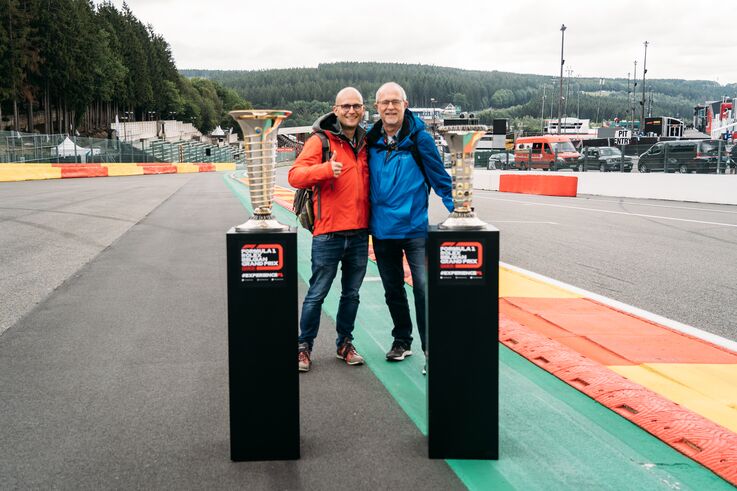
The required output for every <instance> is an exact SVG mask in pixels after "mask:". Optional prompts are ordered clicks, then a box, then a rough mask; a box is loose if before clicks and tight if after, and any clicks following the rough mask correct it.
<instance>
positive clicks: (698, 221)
mask: <svg viewBox="0 0 737 491" xmlns="http://www.w3.org/2000/svg"><path fill="white" fill-rule="evenodd" d="M478 197H479V198H482V199H489V200H492V201H509V202H511V203H519V204H523V205H528V206H552V207H554V208H567V209H570V210H582V211H593V212H598V213H610V214H612V215H627V216H633V217H642V218H654V219H657V220H673V221H676V222H689V223H701V224H703V225H716V226H719V227H734V228H737V223H721V222H706V221H703V220H690V219H688V218H673V217H664V216H660V215H646V214H644V213H628V212H626V211H613V210H599V209H596V208H584V207H583V206H568V205H555V204H553V203H535V202H534V201H521V200H516V199H503V198H492V197H489V196H478Z"/></svg>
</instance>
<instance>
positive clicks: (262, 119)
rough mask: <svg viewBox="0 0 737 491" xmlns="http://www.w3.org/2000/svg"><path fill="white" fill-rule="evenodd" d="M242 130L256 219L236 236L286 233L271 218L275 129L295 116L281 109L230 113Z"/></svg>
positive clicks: (246, 223) (274, 163) (274, 173)
mask: <svg viewBox="0 0 737 491" xmlns="http://www.w3.org/2000/svg"><path fill="white" fill-rule="evenodd" d="M228 114H230V116H231V117H232V118H233V119H235V120H236V121H238V124H239V125H240V126H241V129H242V130H243V150H244V153H245V157H246V174H247V175H248V189H249V191H250V194H251V206H252V207H253V216H252V217H251V218H249V219H248V220H247V221H246V222H245V223H242V224H240V225H238V226H237V227H235V230H236V231H237V232H273V231H279V230H287V229H288V228H289V226H287V225H284V224H281V223H279V222H278V221H277V220H276V218H274V216H273V215H272V214H271V207H272V204H273V201H274V183H275V182H276V129H277V128H278V127H279V125H281V123H282V121H284V120H285V119H287V118H288V117H289V116H290V115H291V114H292V112H291V111H283V110H279V109H246V110H242V111H230V112H229V113H228Z"/></svg>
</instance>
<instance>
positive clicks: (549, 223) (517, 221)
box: [494, 220, 560, 225]
mask: <svg viewBox="0 0 737 491" xmlns="http://www.w3.org/2000/svg"><path fill="white" fill-rule="evenodd" d="M494 223H543V224H547V225H560V224H559V223H558V222H533V221H528V220H494Z"/></svg>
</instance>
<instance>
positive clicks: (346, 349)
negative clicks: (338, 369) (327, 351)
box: [338, 341, 363, 365]
mask: <svg viewBox="0 0 737 491" xmlns="http://www.w3.org/2000/svg"><path fill="white" fill-rule="evenodd" d="M338 358H340V359H341V360H345V362H346V363H347V364H349V365H363V356H361V355H359V354H358V352H357V351H356V348H355V347H354V346H353V343H351V342H350V341H344V342H343V344H341V345H340V347H339V348H338Z"/></svg>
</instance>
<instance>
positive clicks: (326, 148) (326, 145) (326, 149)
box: [315, 131, 330, 162]
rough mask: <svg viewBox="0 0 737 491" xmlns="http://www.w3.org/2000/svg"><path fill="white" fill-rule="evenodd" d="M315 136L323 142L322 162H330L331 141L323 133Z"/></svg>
mask: <svg viewBox="0 0 737 491" xmlns="http://www.w3.org/2000/svg"><path fill="white" fill-rule="evenodd" d="M315 135H317V137H318V138H319V139H320V141H321V142H322V161H323V162H327V161H328V160H330V140H328V137H327V135H326V134H325V133H323V132H321V131H317V132H315Z"/></svg>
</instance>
